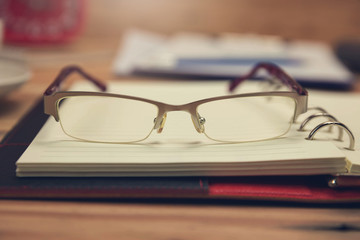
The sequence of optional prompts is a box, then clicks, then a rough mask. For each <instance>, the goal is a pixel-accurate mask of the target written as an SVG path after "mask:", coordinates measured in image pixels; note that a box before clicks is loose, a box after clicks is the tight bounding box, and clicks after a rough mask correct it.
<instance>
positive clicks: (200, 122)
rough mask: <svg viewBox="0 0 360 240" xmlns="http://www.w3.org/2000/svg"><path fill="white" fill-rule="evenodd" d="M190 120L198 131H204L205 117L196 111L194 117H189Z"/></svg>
mask: <svg viewBox="0 0 360 240" xmlns="http://www.w3.org/2000/svg"><path fill="white" fill-rule="evenodd" d="M191 119H192V122H193V124H194V127H195V129H196V131H197V132H198V133H203V132H204V131H205V126H204V124H205V122H206V119H205V118H204V117H201V116H200V115H199V114H198V113H197V114H196V117H194V116H192V117H191Z"/></svg>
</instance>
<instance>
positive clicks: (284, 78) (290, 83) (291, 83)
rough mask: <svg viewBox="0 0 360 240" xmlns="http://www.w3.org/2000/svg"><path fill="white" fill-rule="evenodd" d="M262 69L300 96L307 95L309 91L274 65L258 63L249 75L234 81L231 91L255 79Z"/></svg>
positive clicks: (231, 83) (230, 87) (231, 84)
mask: <svg viewBox="0 0 360 240" xmlns="http://www.w3.org/2000/svg"><path fill="white" fill-rule="evenodd" d="M260 69H265V70H266V71H267V72H268V73H269V74H270V75H273V76H274V77H276V78H278V79H279V80H280V81H281V82H282V83H283V84H285V85H286V86H287V87H289V88H290V89H292V90H294V91H296V92H297V93H298V94H299V95H307V91H306V90H305V89H304V88H303V87H301V85H300V84H299V83H298V82H296V81H295V80H294V79H293V78H292V77H290V76H289V75H288V74H287V73H285V72H284V71H283V70H282V69H281V68H280V67H278V66H277V65H275V64H273V63H264V62H262V63H258V64H257V65H256V66H255V67H254V68H253V69H252V70H251V71H250V72H249V73H248V74H246V75H244V76H241V77H239V78H236V79H233V80H232V81H231V82H230V86H229V91H230V92H232V91H234V90H235V88H236V87H237V86H238V85H239V84H240V83H242V82H243V81H245V80H247V79H249V78H253V77H255V76H256V74H257V72H258V71H259V70H260Z"/></svg>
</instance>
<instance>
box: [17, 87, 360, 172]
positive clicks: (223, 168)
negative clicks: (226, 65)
mask: <svg viewBox="0 0 360 240" xmlns="http://www.w3.org/2000/svg"><path fill="white" fill-rule="evenodd" d="M258 87H259V86H258V83H256V82H254V83H246V84H245V83H244V84H243V85H242V86H241V88H240V91H244V92H251V91H254V89H257V88H258ZM72 90H95V89H92V88H91V86H90V85H88V84H85V83H80V84H76V86H74V87H73V88H72ZM110 92H114V93H121V94H126V95H135V96H141V97H146V98H150V99H154V100H158V101H163V102H167V103H171V104H182V103H187V102H189V101H193V100H198V99H201V98H206V97H214V96H217V95H224V94H225V93H226V92H227V83H225V82H206V83H205V82H176V81H174V82H163V81H162V82H151V83H150V82H146V83H144V82H141V83H139V82H137V83H120V82H116V83H115V82H112V83H111V84H110ZM184 93H186V94H184ZM314 96H318V97H313V96H312V93H310V100H309V101H310V105H312V104H316V105H317V104H320V105H321V106H322V107H324V108H328V109H329V112H333V114H334V115H336V114H340V116H341V117H342V116H345V117H346V119H344V120H343V122H347V120H348V119H350V120H351V121H350V122H349V123H347V124H348V125H349V127H350V128H352V129H356V131H355V132H354V134H355V135H356V134H358V132H359V131H358V130H359V129H358V128H356V127H357V122H358V121H359V120H360V119H359V118H360V112H359V110H358V109H356V108H354V109H352V108H351V107H352V106H356V103H357V102H359V103H360V97H359V96H358V95H352V94H348V93H347V94H340V95H339V94H338V93H331V94H330V95H329V93H327V94H325V93H321V92H319V93H316V94H314ZM339 104H345V105H349V106H350V109H348V111H349V112H350V113H346V114H344V113H343V105H339ZM301 117H303V118H305V117H306V116H301ZM302 120H303V119H298V121H297V123H295V124H293V126H292V128H291V130H290V132H289V133H288V134H287V135H286V136H285V137H282V138H279V139H275V140H269V141H261V142H254V143H237V144H224V143H217V142H213V141H210V140H208V139H207V138H205V136H203V134H199V133H197V132H196V131H195V129H194V128H193V126H192V125H191V120H190V119H189V116H188V115H187V114H185V113H182V112H173V113H171V114H169V116H168V120H167V123H166V126H165V129H164V131H163V133H161V134H156V133H153V134H152V135H151V136H150V137H149V138H148V139H147V140H146V141H144V142H141V143H136V144H104V143H89V142H83V141H78V140H74V139H72V138H70V137H68V136H67V135H65V134H64V133H63V132H62V129H61V127H60V125H59V123H57V122H55V120H54V119H53V118H49V119H48V121H47V122H46V123H45V125H44V126H43V128H42V129H41V130H40V132H39V134H38V135H37V136H36V137H35V139H34V140H33V142H32V143H31V144H30V146H29V147H28V148H27V150H26V151H25V152H24V154H23V155H22V156H21V157H20V158H19V160H18V161H17V162H16V165H17V170H16V171H17V175H18V176H21V177H29V176H32V177H33V176H63V177H65V176H67V177H70V176H76V177H89V176H107V177H109V176H131V177H136V176H141V177H149V176H163V177H166V176H172V177H174V176H264V175H276V176H278V175H316V174H349V172H351V174H359V173H360V171H359V170H360V168H359V166H360V157H359V156H360V155H359V148H358V144H357V145H356V147H355V151H349V150H346V149H344V146H346V144H347V143H346V142H339V141H330V140H331V139H332V138H334V135H336V134H337V132H336V131H333V132H331V133H329V132H324V133H321V135H317V140H313V141H310V140H306V137H307V134H308V131H297V129H298V127H299V124H300V123H301V121H302ZM339 120H341V118H339ZM345 120H346V121H345ZM308 127H309V126H308ZM335 137H336V136H335ZM325 140H326V141H325ZM344 140H345V141H346V140H347V139H346V136H345V137H344Z"/></svg>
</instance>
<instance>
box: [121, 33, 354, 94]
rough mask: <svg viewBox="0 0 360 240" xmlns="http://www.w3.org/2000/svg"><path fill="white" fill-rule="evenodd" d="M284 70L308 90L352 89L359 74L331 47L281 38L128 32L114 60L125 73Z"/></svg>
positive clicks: (229, 74)
mask: <svg viewBox="0 0 360 240" xmlns="http://www.w3.org/2000/svg"><path fill="white" fill-rule="evenodd" d="M264 61H265V62H272V63H275V64H278V65H279V66H281V67H282V68H283V69H284V70H285V71H286V72H288V73H289V74H290V75H291V76H293V77H294V78H295V79H296V80H297V81H298V82H300V83H301V84H302V85H303V86H306V87H323V88H338V89H340V88H341V89H346V88H350V87H351V85H352V83H353V80H354V76H353V74H352V73H351V72H350V71H349V70H348V69H346V67H344V66H343V64H342V63H340V61H339V60H338V59H337V58H336V57H335V55H334V54H333V51H332V49H331V48H330V47H329V46H327V45H326V44H323V43H320V42H309V41H286V40H283V39H281V38H278V37H272V36H260V35H250V34H243V35H242V34H222V35H219V36H217V37H213V36H212V37H210V36H207V35H202V34H189V33H180V34H176V35H174V36H172V37H165V36H162V35H157V34H154V33H149V32H142V31H130V32H128V33H127V34H125V37H124V39H123V41H122V45H121V48H120V49H119V53H118V55H117V57H116V59H115V61H114V72H115V73H116V74H119V75H129V74H141V75H153V76H167V77H169V76H170V77H174V76H178V77H186V78H203V79H210V78H215V79H224V78H225V79H229V78H236V77H239V76H241V75H244V74H246V73H247V72H248V71H249V70H250V69H251V67H253V66H254V65H255V64H256V63H258V62H264Z"/></svg>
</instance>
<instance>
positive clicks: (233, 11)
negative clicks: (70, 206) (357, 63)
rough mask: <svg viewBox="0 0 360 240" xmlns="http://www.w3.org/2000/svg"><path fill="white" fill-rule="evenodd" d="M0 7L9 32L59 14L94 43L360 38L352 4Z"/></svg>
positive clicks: (52, 0)
mask: <svg viewBox="0 0 360 240" xmlns="http://www.w3.org/2000/svg"><path fill="white" fill-rule="evenodd" d="M0 9H1V10H0V14H1V16H2V18H4V21H5V27H7V28H11V30H12V31H16V28H18V29H17V30H18V31H20V30H19V28H20V29H21V28H23V29H24V28H26V27H29V25H36V24H54V22H56V21H57V20H58V19H59V17H60V15H61V14H62V15H63V16H65V17H66V18H67V22H65V21H64V24H66V23H67V24H69V21H70V24H72V26H70V27H73V29H72V30H73V32H74V33H75V32H77V31H75V30H79V33H80V32H81V33H82V36H83V37H85V38H88V37H91V38H97V39H99V38H101V39H110V38H111V39H116V38H118V39H119V38H120V37H121V35H122V33H123V32H124V31H125V30H126V29H129V28H140V29H145V30H150V31H155V32H158V33H166V34H171V33H176V32H179V31H195V32H201V33H210V34H218V33H221V32H235V33H257V34H267V35H269V34H270V35H278V36H282V37H284V38H289V39H311V40H320V41H324V42H327V43H330V44H334V43H337V42H338V41H341V40H343V39H354V38H355V39H358V38H360V14H359V11H360V1H358V0H344V1H339V0H292V1H287V0H271V1H269V0H197V1H193V0H172V1H168V0H102V1H96V0H0ZM46 11H48V15H46ZM51 14H52V15H51ZM25 17H26V18H25ZM21 18H22V20H21ZM51 18H52V19H51ZM36 19H37V20H36ZM39 19H40V20H41V21H40V22H37V21H38V20H39ZM21 21H22V22H21ZM71 21H73V22H71ZM16 24H17V26H16ZM78 24H79V25H78ZM19 25H22V26H19ZM80 25H81V26H82V27H81V29H80V27H79V26H80ZM30 27H31V26H30ZM33 28H36V26H33ZM80 30H81V31H80ZM34 31H36V30H34ZM38 31H40V30H38ZM53 31H56V29H55V30H54V29H53ZM7 35H8V37H10V36H9V34H7Z"/></svg>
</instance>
